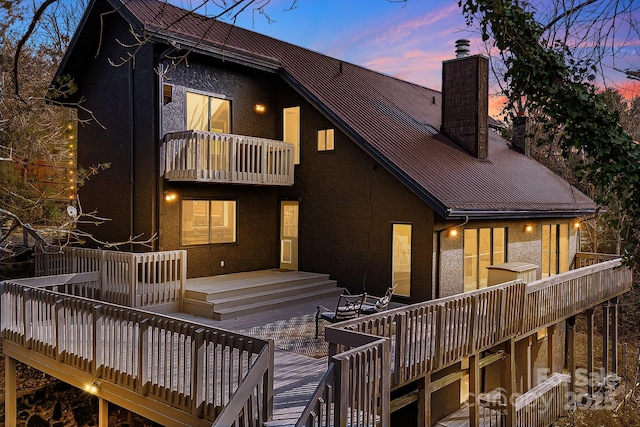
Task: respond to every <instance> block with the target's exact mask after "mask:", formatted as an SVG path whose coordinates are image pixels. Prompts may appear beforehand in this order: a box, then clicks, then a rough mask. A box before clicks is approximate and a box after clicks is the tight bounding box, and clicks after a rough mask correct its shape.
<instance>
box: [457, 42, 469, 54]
mask: <svg viewBox="0 0 640 427" xmlns="http://www.w3.org/2000/svg"><path fill="white" fill-rule="evenodd" d="M470 44H471V42H470V41H469V39H458V40H456V58H464V57H465V56H469V46H470Z"/></svg>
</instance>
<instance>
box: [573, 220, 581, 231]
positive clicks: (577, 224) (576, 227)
mask: <svg viewBox="0 0 640 427" xmlns="http://www.w3.org/2000/svg"><path fill="white" fill-rule="evenodd" d="M573 228H575V229H576V230H577V229H579V228H580V221H576V222H574V223H573Z"/></svg>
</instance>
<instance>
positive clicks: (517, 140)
mask: <svg viewBox="0 0 640 427" xmlns="http://www.w3.org/2000/svg"><path fill="white" fill-rule="evenodd" d="M511 129H512V132H513V135H512V136H511V148H513V149H514V150H516V151H517V152H519V153H522V154H524V155H525V156H530V155H531V147H530V144H529V138H528V137H527V116H515V117H514V118H513V126H512V128H511Z"/></svg>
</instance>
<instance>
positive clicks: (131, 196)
mask: <svg viewBox="0 0 640 427" xmlns="http://www.w3.org/2000/svg"><path fill="white" fill-rule="evenodd" d="M133 95H134V94H133V61H129V208H130V212H129V215H130V216H129V238H133V236H134V227H135V223H134V217H133V215H134V213H135V209H134V203H135V197H134V194H133V189H134V184H135V180H134V177H133V173H134V166H133V161H134V159H135V151H134V142H135V137H134V131H135V126H134V117H135V114H134V96H133ZM129 248H130V251H131V252H133V242H131V243H129Z"/></svg>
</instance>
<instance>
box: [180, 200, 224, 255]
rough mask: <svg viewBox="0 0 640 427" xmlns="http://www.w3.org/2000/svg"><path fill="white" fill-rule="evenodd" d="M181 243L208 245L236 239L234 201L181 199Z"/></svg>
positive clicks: (184, 244) (186, 244) (185, 244)
mask: <svg viewBox="0 0 640 427" xmlns="http://www.w3.org/2000/svg"><path fill="white" fill-rule="evenodd" d="M181 225H182V239H181V242H182V245H183V246H189V245H208V244H213V243H233V242H235V241H236V202H235V201H230V200H183V201H182V220H181Z"/></svg>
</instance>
